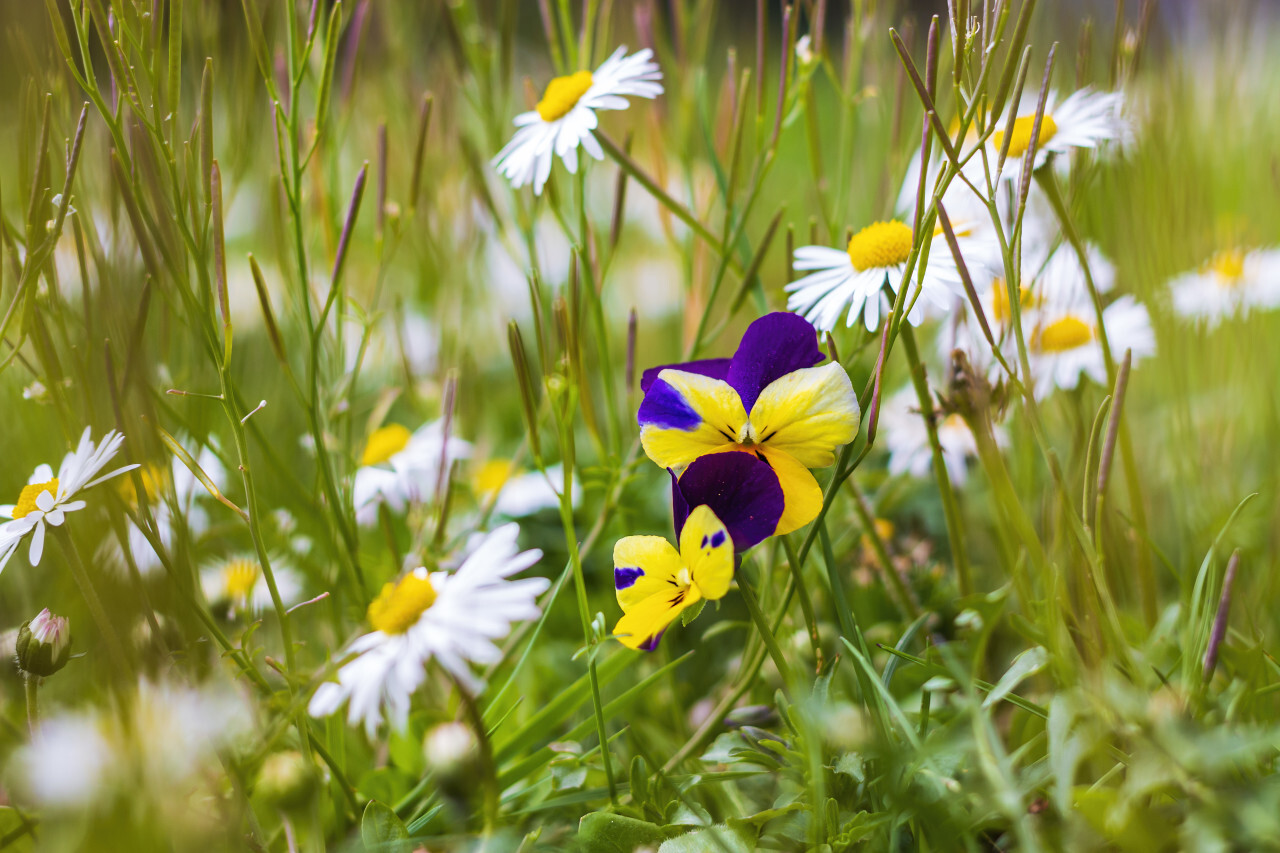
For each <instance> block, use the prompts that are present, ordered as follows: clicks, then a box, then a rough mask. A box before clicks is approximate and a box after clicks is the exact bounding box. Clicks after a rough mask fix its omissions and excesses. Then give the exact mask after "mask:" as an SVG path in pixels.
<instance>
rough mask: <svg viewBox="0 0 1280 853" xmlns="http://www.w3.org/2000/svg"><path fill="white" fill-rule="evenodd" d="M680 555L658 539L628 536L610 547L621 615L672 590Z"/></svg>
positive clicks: (658, 537)
mask: <svg viewBox="0 0 1280 853" xmlns="http://www.w3.org/2000/svg"><path fill="white" fill-rule="evenodd" d="M680 566H681V563H680V554H679V553H678V552H677V551H676V549H675V546H673V545H672V544H671V543H670V542H668V541H667V540H666V539H664V538H662V537H661V536H627V537H626V538H624V539H619V540H618V541H617V543H616V544H615V545H614V546H613V584H614V587H615V590H616V592H617V595H618V604H619V605H620V606H621V607H622V611H623V612H624V613H626V612H628V611H630V610H631V608H632V607H635V606H636V605H637V604H639V603H640V602H641V601H644V600H645V599H646V598H649V597H650V596H653V595H656V594H657V593H659V592H664V591H666V590H668V589H673V588H674V585H675V579H676V575H677V574H679V572H680Z"/></svg>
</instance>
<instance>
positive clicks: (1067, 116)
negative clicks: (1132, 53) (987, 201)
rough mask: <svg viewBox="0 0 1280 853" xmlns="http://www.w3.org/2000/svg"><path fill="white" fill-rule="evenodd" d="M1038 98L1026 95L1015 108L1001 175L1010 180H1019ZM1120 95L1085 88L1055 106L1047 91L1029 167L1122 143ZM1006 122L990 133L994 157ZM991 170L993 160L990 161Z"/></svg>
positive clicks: (1125, 128) (1125, 134)
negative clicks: (1054, 156) (1055, 156)
mask: <svg viewBox="0 0 1280 853" xmlns="http://www.w3.org/2000/svg"><path fill="white" fill-rule="evenodd" d="M1038 100H1039V97H1038V95H1036V96H1027V97H1024V98H1023V99H1022V103H1021V104H1019V105H1018V114H1017V118H1015V119H1014V121H1013V134H1012V136H1011V137H1010V139H1009V153H1008V159H1007V160H1005V166H1004V171H1003V172H1002V173H1001V176H1002V177H1004V178H1007V179H1010V180H1013V181H1015V182H1016V181H1018V180H1020V179H1021V175H1022V158H1023V156H1024V155H1025V154H1026V153H1027V147H1028V146H1029V145H1030V144H1031V131H1032V129H1033V127H1034V125H1035V120H1036V106H1037V102H1038ZM1123 107H1124V95H1122V94H1120V93H1119V92H1096V91H1094V90H1093V89H1092V88H1089V87H1085V88H1083V89H1080V90H1079V91H1077V92H1073V93H1072V94H1071V95H1070V96H1069V97H1068V98H1067V99H1066V100H1064V101H1062V102H1061V103H1058V96H1057V94H1056V93H1055V92H1053V91H1050V92H1049V93H1048V95H1047V96H1046V97H1045V104H1044V116H1043V118H1042V119H1041V121H1040V136H1039V139H1038V140H1037V143H1036V156H1035V160H1034V164H1033V167H1032V168H1035V169H1039V168H1040V167H1041V166H1043V165H1044V164H1045V163H1046V162H1047V161H1048V159H1049V155H1050V154H1068V153H1070V152H1071V151H1072V150H1073V149H1081V148H1097V147H1099V146H1100V145H1102V144H1104V143H1106V142H1111V141H1115V140H1119V141H1121V142H1124V141H1125V140H1126V139H1127V137H1128V135H1129V129H1128V125H1127V123H1126V122H1125V120H1124V118H1123V117H1122V116H1121V110H1122V109H1123ZM1007 126H1008V121H1007V119H1002V121H1001V123H1000V124H999V125H997V127H999V128H1000V129H999V130H997V131H996V132H995V133H993V134H991V138H990V144H991V151H992V154H993V155H994V156H995V157H998V156H999V154H1000V149H1001V148H1003V147H1004V134H1005V131H1004V128H1006V127H1007ZM991 162H992V164H993V165H992V168H994V163H995V160H994V159H993V160H992V161H991Z"/></svg>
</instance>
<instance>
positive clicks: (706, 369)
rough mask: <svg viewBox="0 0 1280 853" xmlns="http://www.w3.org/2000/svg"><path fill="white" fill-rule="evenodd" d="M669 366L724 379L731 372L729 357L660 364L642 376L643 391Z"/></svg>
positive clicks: (641, 387) (641, 389) (641, 388)
mask: <svg viewBox="0 0 1280 853" xmlns="http://www.w3.org/2000/svg"><path fill="white" fill-rule="evenodd" d="M668 367H670V368H671V369H673V370H683V371H686V372H688V373H701V374H702V375H703V376H710V377H711V378H712V379H724V378H725V376H726V375H728V373H729V359H727V358H704V359H702V360H701V361H686V362H685V363H684V364H660V365H658V366H657V367H651V368H649V369H648V370H646V371H645V372H644V374H643V375H642V376H641V377H640V391H641V393H644V392H647V391H648V390H649V386H650V385H652V384H653V381H654V380H655V379H657V378H658V374H659V373H661V372H662V371H664V370H666V369H667V368H668Z"/></svg>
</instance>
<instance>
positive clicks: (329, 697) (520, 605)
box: [309, 524, 550, 738]
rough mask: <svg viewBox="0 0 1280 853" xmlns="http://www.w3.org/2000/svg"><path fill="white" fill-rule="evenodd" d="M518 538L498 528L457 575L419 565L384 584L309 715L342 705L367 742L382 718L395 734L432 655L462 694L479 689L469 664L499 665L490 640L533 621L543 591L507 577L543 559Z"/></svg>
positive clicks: (531, 581) (534, 581)
mask: <svg viewBox="0 0 1280 853" xmlns="http://www.w3.org/2000/svg"><path fill="white" fill-rule="evenodd" d="M519 533H520V528H519V526H518V525H516V524H507V525H504V526H502V527H499V528H498V529H497V530H494V531H493V532H491V533H488V534H485V535H483V536H480V537H479V538H478V539H476V540H475V542H474V543H472V544H473V546H474V547H472V548H471V549H470V552H469V553H468V554H467V556H466V558H465V559H464V560H463V562H462V565H461V566H459V567H458V570H457V571H455V572H452V573H451V572H445V571H441V572H428V571H427V570H426V569H425V568H418V569H415V570H414V571H412V572H409V573H408V574H406V575H405V576H404V577H402V578H401V579H400V580H399V581H397V582H396V583H389V584H387V585H386V586H385V587H383V589H382V592H381V594H380V595H379V596H378V597H377V599H375V600H374V602H373V603H372V604H371V605H369V622H370V624H372V625H373V628H374V630H373V631H372V632H370V633H368V634H364V635H363V636H361V637H358V638H356V639H355V640H353V641H352V642H351V643H350V644H349V645H348V646H347V648H346V649H345V651H344V656H346V655H351V654H354V655H355V658H354V659H352V660H351V661H350V662H348V663H346V664H344V665H343V666H342V668H341V669H339V670H338V680H337V681H336V682H332V681H329V682H325V683H324V684H321V685H320V687H319V688H318V689H317V690H316V692H315V695H314V696H313V697H312V699H311V703H310V706H309V711H310V713H311V715H312V716H314V717H324V716H328V715H330V714H332V713H334V712H335V711H337V710H338V708H340V707H341V706H342V705H343V703H347V704H348V710H347V721H348V722H349V723H350V724H351V725H357V724H363V725H364V727H365V731H366V732H367V733H368V734H369V737H371V738H372V737H373V736H374V735H375V734H376V732H377V730H378V726H379V725H380V724H381V723H382V720H383V718H384V716H385V717H386V719H387V720H388V721H389V722H390V723H391V725H392V726H393V727H395V728H396V729H402V728H404V725H405V723H406V721H407V719H408V716H409V701H410V698H411V697H412V695H413V693H414V691H416V690H417V689H418V687H419V686H420V685H421V684H422V682H423V680H424V679H425V678H426V669H425V667H426V664H427V662H428V661H430V660H431V659H433V658H434V659H436V660H438V661H439V662H440V665H441V666H443V667H444V668H445V669H446V670H447V671H448V672H449V673H450V674H451V675H452V676H453V677H454V678H456V679H458V681H459V682H461V683H462V684H463V685H464V686H465V687H466V688H467V689H468V690H472V691H476V690H478V689H479V687H480V682H479V681H478V680H477V679H476V677H475V675H473V674H472V672H471V668H470V663H478V664H490V663H494V662H496V661H498V660H500V659H501V654H502V653H501V652H500V651H499V650H498V647H497V646H495V645H494V644H493V641H494V640H496V639H499V638H501V637H504V636H506V635H507V633H508V632H509V631H510V630H511V624H512V623H513V622H520V621H524V620H527V619H533V618H536V617H537V616H538V614H539V609H538V605H537V601H536V599H537V597H538V596H539V595H541V594H542V593H543V592H545V591H546V589H547V587H548V586H550V581H548V580H547V579H546V578H525V579H522V580H514V581H513V580H508V578H509V577H510V576H511V575H514V574H516V573H517V572H521V571H524V570H525V569H527V568H529V567H530V566H532V565H533V564H534V563H536V562H537V561H538V560H539V559H541V557H542V552H541V551H538V550H531V551H523V552H520V551H519V550H518V546H517V544H516V538H517V536H519Z"/></svg>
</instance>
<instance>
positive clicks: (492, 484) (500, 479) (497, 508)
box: [475, 459, 582, 518]
mask: <svg viewBox="0 0 1280 853" xmlns="http://www.w3.org/2000/svg"><path fill="white" fill-rule="evenodd" d="M563 484H564V466H563V465H552V466H550V467H548V468H547V469H546V473H545V474H544V473H542V472H541V471H526V472H524V473H519V472H518V471H517V469H516V467H515V465H514V464H513V463H512V462H511V461H510V460H508V459H490V460H489V461H488V462H486V463H485V464H484V465H483V466H481V468H480V471H479V473H478V474H476V478H475V492H476V495H477V496H478V497H479V498H480V499H481V500H482V501H485V502H487V501H493V513H494V515H497V516H499V517H503V518H525V517H526V516H530V515H533V514H534V513H536V512H540V511H541V510H544V509H558V508H559V507H560V492H559V488H560V487H561V486H562V485H563ZM495 495H496V498H495ZM581 495H582V489H581V488H575V489H574V490H573V505H574V506H575V507H576V506H577V505H578V503H579V500H580V497H581Z"/></svg>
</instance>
